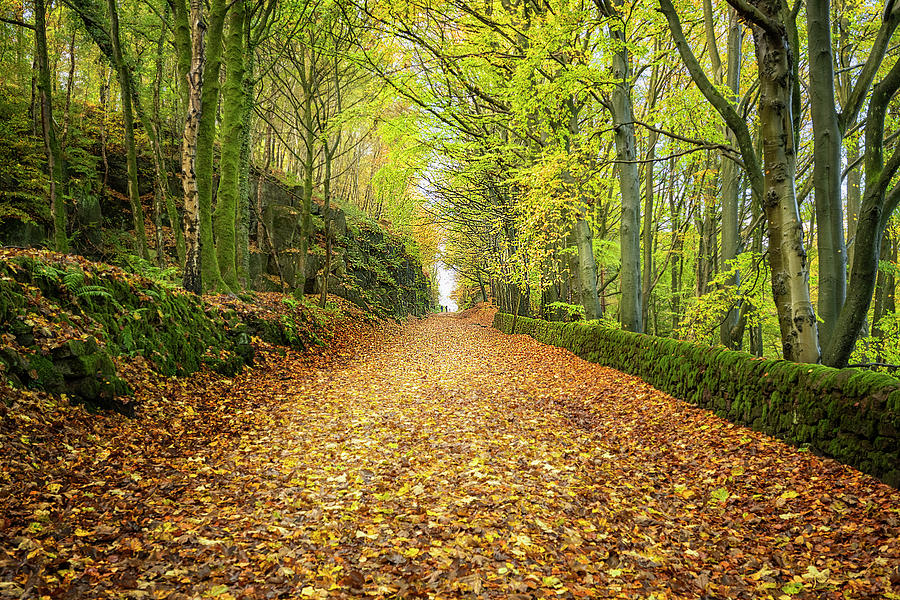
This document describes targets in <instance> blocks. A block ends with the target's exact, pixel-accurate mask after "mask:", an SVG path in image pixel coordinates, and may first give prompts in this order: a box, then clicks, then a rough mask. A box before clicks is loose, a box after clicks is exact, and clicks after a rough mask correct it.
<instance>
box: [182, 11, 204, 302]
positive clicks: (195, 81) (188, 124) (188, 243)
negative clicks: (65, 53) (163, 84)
mask: <svg viewBox="0 0 900 600" xmlns="http://www.w3.org/2000/svg"><path fill="white" fill-rule="evenodd" d="M190 20H191V21H190V22H191V57H192V58H191V68H190V70H189V71H188V83H189V85H188V112H187V119H186V120H185V124H184V138H183V144H182V148H181V182H182V186H183V187H184V241H185V262H184V280H183V282H184V289H186V290H187V291H189V292H194V293H195V294H201V293H203V273H202V271H201V262H202V257H201V253H200V244H201V241H200V201H199V191H198V189H197V175H196V171H195V164H196V160H197V131H198V129H199V127H200V116H201V113H202V111H203V101H202V94H203V63H204V36H205V34H206V23H205V22H204V20H203V2H202V0H191V16H190Z"/></svg>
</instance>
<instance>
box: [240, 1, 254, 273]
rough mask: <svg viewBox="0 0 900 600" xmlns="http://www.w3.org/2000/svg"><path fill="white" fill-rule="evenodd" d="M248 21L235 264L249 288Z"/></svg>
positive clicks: (251, 89)
mask: <svg viewBox="0 0 900 600" xmlns="http://www.w3.org/2000/svg"><path fill="white" fill-rule="evenodd" d="M250 21H251V15H250V12H249V11H245V18H244V60H245V64H244V81H243V82H242V86H241V90H242V92H243V94H244V101H243V103H242V105H241V106H242V108H243V111H244V112H243V114H242V115H241V161H240V179H239V183H238V198H239V205H238V207H237V210H238V217H237V220H238V239H237V252H236V257H235V258H236V262H237V271H238V280H239V281H241V282H243V284H244V286H245V287H250V156H251V153H252V146H251V141H252V140H251V138H252V133H253V129H252V128H253V123H254V118H253V117H254V114H255V113H254V110H253V107H254V104H255V102H256V96H255V94H254V88H255V79H254V77H255V75H254V70H255V67H256V49H255V46H254V45H253V44H252V43H251V40H250Z"/></svg>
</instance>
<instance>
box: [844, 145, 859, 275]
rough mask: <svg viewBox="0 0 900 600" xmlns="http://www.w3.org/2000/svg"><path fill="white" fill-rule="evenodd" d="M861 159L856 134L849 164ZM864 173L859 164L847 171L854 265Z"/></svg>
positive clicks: (850, 249) (849, 252)
mask: <svg viewBox="0 0 900 600" xmlns="http://www.w3.org/2000/svg"><path fill="white" fill-rule="evenodd" d="M857 159H859V140H858V139H857V138H856V137H855V136H854V137H853V139H852V140H850V144H849V147H848V149H847V164H848V165H851V164H853V163H854V162H856V161H857ZM861 183H862V174H861V169H860V167H859V165H857V166H855V167H853V168H851V169H850V172H849V173H847V262H848V263H849V264H850V266H851V268H852V266H853V249H854V248H855V247H856V244H854V243H853V242H854V240H855V238H856V222H857V221H858V220H859V205H860V201H861V200H862V189H861V188H860V184H861Z"/></svg>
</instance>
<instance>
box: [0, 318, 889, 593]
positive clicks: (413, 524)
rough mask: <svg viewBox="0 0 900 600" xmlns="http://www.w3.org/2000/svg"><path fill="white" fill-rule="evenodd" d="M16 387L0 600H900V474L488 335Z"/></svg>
mask: <svg viewBox="0 0 900 600" xmlns="http://www.w3.org/2000/svg"><path fill="white" fill-rule="evenodd" d="M490 315H491V313H490V311H488V310H477V311H474V312H468V313H464V314H463V315H461V316H454V315H439V316H433V317H430V318H428V319H425V320H419V321H412V322H410V323H408V324H406V325H405V326H403V327H399V326H392V325H382V326H379V327H371V326H368V325H365V326H364V325H362V324H359V323H349V322H348V323H345V324H344V326H343V328H342V329H340V330H339V331H337V332H336V333H335V334H334V336H333V338H332V344H331V346H330V347H329V348H327V349H317V350H316V351H315V352H313V353H309V354H303V355H301V354H296V353H290V352H288V353H286V354H284V352H283V351H280V350H278V349H274V348H266V347H261V348H260V351H259V353H258V356H259V361H258V364H257V365H256V366H255V367H254V368H253V369H248V370H247V371H246V372H245V373H243V374H240V375H238V376H236V377H233V378H224V377H221V376H217V375H214V374H212V373H209V372H203V373H200V374H197V375H194V376H192V377H189V378H182V379H163V378H152V377H150V378H147V379H145V380H144V381H142V384H141V385H139V386H136V387H137V388H138V390H139V391H138V394H139V396H140V400H141V401H140V402H139V405H140V406H141V414H140V415H139V418H138V419H135V420H129V419H125V418H123V417H121V416H118V415H108V414H102V415H99V414H89V413H87V412H86V411H84V409H82V408H80V407H73V406H70V405H69V404H68V403H66V402H65V401H64V400H59V399H55V398H53V397H50V396H47V395H43V394H37V393H33V392H20V391H13V390H7V391H6V392H4V393H7V392H8V393H9V394H11V395H12V394H14V395H15V399H16V401H15V403H13V404H12V406H10V407H7V406H6V405H5V404H3V403H0V441H2V444H3V454H4V469H3V471H2V473H0V598H44V597H46V598H88V597H90V598H134V599H145V598H146V599H151V598H170V599H188V598H190V599H193V598H219V599H221V600H228V599H231V598H247V599H263V598H364V597H365V598H512V599H516V598H522V599H524V598H657V599H669V598H709V599H712V598H778V599H782V598H888V599H890V598H900V571H898V565H900V492H897V491H896V490H892V489H891V488H888V487H887V486H885V485H883V484H880V483H879V482H877V481H876V480H875V479H873V478H871V477H868V476H866V475H863V474H861V473H859V472H857V471H855V470H853V469H851V468H849V467H845V466H843V465H840V464H838V463H836V462H834V461H831V460H828V459H823V458H819V457H816V456H813V455H811V454H809V453H805V452H800V451H798V450H797V449H795V448H791V447H789V446H787V445H785V444H783V443H781V442H779V441H777V440H774V439H772V438H769V437H767V436H765V435H762V434H759V433H756V432H753V431H751V430H749V429H746V428H743V427H739V426H735V425H732V424H730V423H728V422H726V421H723V420H721V419H719V418H717V417H715V416H714V415H712V414H711V413H709V412H707V411H704V410H699V409H697V408H695V407H692V406H690V405H688V404H686V403H684V402H681V401H678V400H675V399H673V398H671V397H670V396H667V395H665V394H663V393H661V392H658V391H656V390H654V389H653V388H652V387H650V386H648V385H647V384H645V383H643V382H642V381H640V380H639V379H637V378H635V377H631V376H628V375H624V374H622V373H619V372H617V371H613V370H611V369H606V368H604V367H601V366H598V365H595V364H591V363H588V362H585V361H582V360H580V359H578V358H577V357H574V356H573V355H571V354H570V353H569V352H567V351H565V350H561V349H558V348H552V347H548V346H544V345H541V344H539V343H537V342H535V341H534V340H532V339H531V338H528V337H526V336H522V335H514V336H506V335H503V334H501V333H499V332H497V331H495V330H493V329H491V328H489V327H487V325H489V323H490Z"/></svg>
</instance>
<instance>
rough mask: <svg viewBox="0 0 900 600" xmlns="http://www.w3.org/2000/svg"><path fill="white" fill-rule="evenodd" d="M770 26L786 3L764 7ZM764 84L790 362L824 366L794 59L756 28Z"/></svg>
mask: <svg viewBox="0 0 900 600" xmlns="http://www.w3.org/2000/svg"><path fill="white" fill-rule="evenodd" d="M758 6H759V7H760V8H761V9H762V10H763V11H764V12H766V15H767V16H768V17H769V19H770V21H775V20H776V19H777V16H778V13H779V10H780V6H781V5H780V3H778V2H775V1H774V0H770V1H766V2H761V3H760V4H759V5H758ZM753 38H754V42H755V46H756V60H757V65H758V70H759V79H760V97H759V116H760V126H761V135H762V142H763V157H764V164H765V180H764V181H765V186H764V189H765V193H764V195H763V210H764V211H765V214H766V219H767V220H768V224H769V266H770V268H771V269H772V294H773V298H774V300H775V306H776V309H777V311H778V324H779V327H780V330H781V345H782V350H783V353H784V358H786V359H788V360H792V361H796V362H804V363H817V362H819V338H818V329H817V324H816V315H815V311H814V310H813V306H812V302H811V301H810V297H809V265H808V264H807V257H806V250H805V249H804V247H803V226H802V222H801V220H800V214H799V210H798V208H797V197H796V189H795V183H794V182H795V175H796V147H795V140H794V125H793V115H792V113H791V107H792V106H793V100H792V93H793V81H792V80H791V79H792V76H791V74H792V72H793V70H792V64H791V61H792V58H791V55H790V44H789V41H788V39H787V34H786V33H785V31H784V29H783V28H780V27H770V28H768V29H767V28H764V27H762V26H760V25H758V24H754V25H753Z"/></svg>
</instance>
